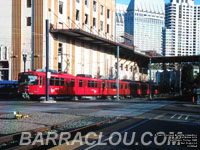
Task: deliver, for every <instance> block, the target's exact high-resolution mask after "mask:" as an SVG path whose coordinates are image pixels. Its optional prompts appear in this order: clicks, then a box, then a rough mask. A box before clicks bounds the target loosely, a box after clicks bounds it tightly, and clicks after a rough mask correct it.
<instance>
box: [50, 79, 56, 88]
mask: <svg viewBox="0 0 200 150" xmlns="http://www.w3.org/2000/svg"><path fill="white" fill-rule="evenodd" d="M54 80H55V78H54V77H51V79H50V85H52V86H53V85H54Z"/></svg>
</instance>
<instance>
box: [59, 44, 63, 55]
mask: <svg viewBox="0 0 200 150" xmlns="http://www.w3.org/2000/svg"><path fill="white" fill-rule="evenodd" d="M62 48H63V44H62V43H59V44H58V55H61V54H62Z"/></svg>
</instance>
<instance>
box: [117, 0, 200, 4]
mask: <svg viewBox="0 0 200 150" xmlns="http://www.w3.org/2000/svg"><path fill="white" fill-rule="evenodd" d="M130 1H131V0H116V2H117V3H120V4H126V5H128V4H129V3H130ZM165 2H166V3H168V2H170V0H165ZM194 2H195V4H196V5H199V4H200V0H194Z"/></svg>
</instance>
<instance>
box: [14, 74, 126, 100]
mask: <svg viewBox="0 0 200 150" xmlns="http://www.w3.org/2000/svg"><path fill="white" fill-rule="evenodd" d="M18 78H19V82H18V87H19V88H18V90H19V93H20V94H22V96H23V97H26V98H40V97H42V96H45V93H46V72H45V70H38V71H28V72H23V73H19V77H18ZM119 85H120V88H119V95H120V96H129V95H130V83H129V82H125V81H119ZM116 94H117V87H116V81H115V80H102V79H97V78H92V77H90V76H84V75H78V76H73V75H70V74H66V73H56V72H55V71H51V78H50V80H49V95H50V96H51V97H59V96H71V97H73V96H76V97H78V98H81V97H82V96H101V97H105V96H115V95H116Z"/></svg>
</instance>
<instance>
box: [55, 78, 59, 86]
mask: <svg viewBox="0 0 200 150" xmlns="http://www.w3.org/2000/svg"><path fill="white" fill-rule="evenodd" d="M55 86H59V78H56V82H55Z"/></svg>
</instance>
